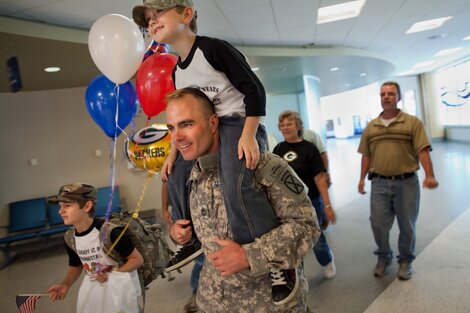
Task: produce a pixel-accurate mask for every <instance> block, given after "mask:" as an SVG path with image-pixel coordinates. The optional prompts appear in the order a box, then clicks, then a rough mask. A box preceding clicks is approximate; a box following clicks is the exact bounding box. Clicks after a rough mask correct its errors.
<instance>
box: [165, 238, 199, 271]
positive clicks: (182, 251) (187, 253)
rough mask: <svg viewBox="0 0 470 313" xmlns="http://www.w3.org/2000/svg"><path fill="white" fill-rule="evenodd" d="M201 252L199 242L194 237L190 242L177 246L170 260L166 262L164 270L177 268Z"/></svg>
mask: <svg viewBox="0 0 470 313" xmlns="http://www.w3.org/2000/svg"><path fill="white" fill-rule="evenodd" d="M201 254H202V247H201V242H200V241H199V240H197V239H195V240H194V241H193V242H192V244H189V245H184V246H179V249H178V250H177V251H176V252H175V254H174V255H173V257H172V258H171V260H170V261H169V262H168V263H167V264H166V268H165V272H171V271H174V270H176V269H179V268H181V267H183V266H185V265H186V264H188V263H189V262H191V261H192V260H194V259H195V258H197V257H198V256H200V255H201Z"/></svg>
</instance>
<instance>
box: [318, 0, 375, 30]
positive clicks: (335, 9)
mask: <svg viewBox="0 0 470 313" xmlns="http://www.w3.org/2000/svg"><path fill="white" fill-rule="evenodd" d="M365 3H366V0H357V1H350V2H345V3H340V4H335V5H330V6H326V7H322V8H319V9H318V15H317V24H324V23H330V22H334V21H339V20H345V19H348V18H353V17H356V16H358V15H359V14H360V13H361V10H362V7H363V6H364V4H365Z"/></svg>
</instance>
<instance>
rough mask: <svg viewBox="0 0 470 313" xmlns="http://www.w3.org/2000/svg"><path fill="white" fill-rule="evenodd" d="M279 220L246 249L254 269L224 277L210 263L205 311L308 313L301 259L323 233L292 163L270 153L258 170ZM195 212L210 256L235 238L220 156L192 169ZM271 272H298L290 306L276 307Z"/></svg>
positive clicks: (203, 279) (203, 293) (202, 293)
mask: <svg viewBox="0 0 470 313" xmlns="http://www.w3.org/2000/svg"><path fill="white" fill-rule="evenodd" d="M255 177H256V185H257V186H258V187H259V188H263V189H264V190H265V191H266V194H267V196H268V198H269V201H270V203H271V204H272V206H273V209H274V211H275V212H276V215H277V216H278V217H279V221H280V224H281V225H280V226H279V227H277V228H275V229H273V230H271V231H269V232H268V233H266V234H264V235H263V236H261V237H260V238H257V239H256V241H255V242H252V243H248V244H245V245H243V248H244V249H245V253H246V256H247V258H248V261H249V263H250V269H247V270H244V271H242V272H240V273H237V274H234V275H231V276H229V277H222V276H221V274H220V273H219V272H218V271H217V270H216V269H215V267H214V266H213V264H212V262H210V261H208V260H207V259H206V261H205V263H204V268H203V270H202V272H201V276H200V279H199V288H198V295H197V302H198V305H199V309H200V310H201V311H202V312H207V313H212V312H217V313H219V312H237V313H243V312H246V313H253V312H260V313H264V312H266V313H268V312H306V311H307V308H306V295H307V292H308V283H307V280H306V278H305V276H304V274H303V269H302V265H301V263H302V260H303V258H304V257H305V255H306V254H307V253H308V252H309V251H310V250H311V249H312V246H313V244H314V242H315V241H316V240H317V238H318V236H319V234H320V229H319V227H318V223H317V219H316V216H315V213H314V212H315V211H314V210H313V207H312V204H311V202H310V200H309V198H308V196H307V192H306V188H305V186H304V185H303V184H302V182H301V181H300V180H299V179H298V178H297V176H296V174H295V173H294V171H293V170H292V169H291V168H290V167H289V166H288V165H287V163H286V162H285V161H284V160H282V159H281V158H279V157H278V156H275V155H273V154H271V153H264V154H261V159H260V162H259V164H258V167H257V169H256V171H255ZM189 179H190V181H191V183H192V192H191V196H190V207H191V216H192V220H193V225H194V229H195V232H196V233H197V236H198V238H199V239H200V240H201V242H202V247H203V250H204V253H205V254H208V253H211V252H215V251H217V250H219V249H220V247H219V246H218V245H217V244H216V243H215V241H214V238H215V237H219V238H221V239H232V238H233V236H232V233H231V231H230V228H229V223H228V219H227V213H226V210H225V206H224V200H223V199H224V198H223V193H222V188H221V184H220V179H219V176H218V172H217V154H209V155H205V156H202V157H200V158H198V160H197V162H196V164H195V166H194V167H193V169H192V172H191V176H190V178H189ZM269 268H275V269H289V268H298V272H299V280H300V285H299V290H298V292H297V295H296V297H295V298H294V299H293V300H292V301H290V302H289V303H287V304H286V305H281V306H276V305H274V303H273V301H272V297H271V280H270V277H269Z"/></svg>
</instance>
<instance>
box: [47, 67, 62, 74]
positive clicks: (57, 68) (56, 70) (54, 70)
mask: <svg viewBox="0 0 470 313" xmlns="http://www.w3.org/2000/svg"><path fill="white" fill-rule="evenodd" d="M58 71H60V67H57V66H50V67H46V68H45V69H44V72H48V73H54V72H58Z"/></svg>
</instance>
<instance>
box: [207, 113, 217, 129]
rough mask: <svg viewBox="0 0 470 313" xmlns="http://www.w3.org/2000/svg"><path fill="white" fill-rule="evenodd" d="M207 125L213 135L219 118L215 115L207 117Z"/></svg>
mask: <svg viewBox="0 0 470 313" xmlns="http://www.w3.org/2000/svg"><path fill="white" fill-rule="evenodd" d="M209 124H210V126H211V132H212V133H213V134H214V133H215V132H216V131H217V129H218V126H219V118H218V117H217V114H215V113H213V114H212V115H211V117H209Z"/></svg>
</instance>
